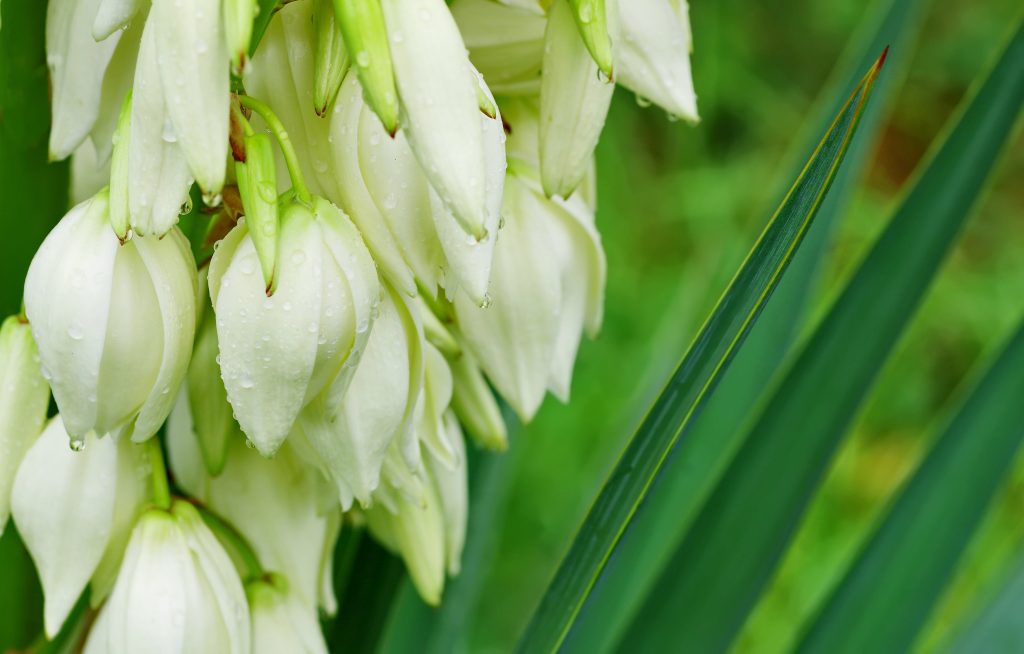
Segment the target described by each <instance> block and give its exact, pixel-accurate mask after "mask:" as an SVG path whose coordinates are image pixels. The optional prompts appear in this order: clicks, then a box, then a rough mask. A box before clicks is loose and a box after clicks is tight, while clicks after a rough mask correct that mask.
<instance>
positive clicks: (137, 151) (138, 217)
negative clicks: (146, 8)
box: [111, 20, 192, 236]
mask: <svg viewBox="0 0 1024 654" xmlns="http://www.w3.org/2000/svg"><path fill="white" fill-rule="evenodd" d="M157 29H158V28H157V26H156V25H155V23H154V21H153V20H147V21H146V26H145V28H144V30H143V32H142V42H141V44H140V45H139V58H138V62H137V64H136V69H135V81H134V86H133V87H132V97H131V118H130V125H129V127H128V134H127V136H126V137H125V138H123V139H122V136H123V132H121V130H118V143H117V152H115V161H114V164H113V167H112V169H111V201H112V203H116V204H117V206H115V207H113V208H112V209H111V216H120V212H121V211H122V210H123V209H122V207H121V206H120V202H122V201H123V199H122V198H121V192H120V185H121V184H123V183H124V176H125V175H126V176H127V195H128V214H129V216H130V220H129V222H130V225H131V227H132V229H133V230H135V233H136V234H139V235H141V236H146V235H149V234H155V235H157V236H163V235H164V234H165V233H166V232H167V231H168V230H169V229H171V228H172V227H173V226H174V225H175V223H177V222H178V215H179V214H180V213H181V206H182V204H183V203H185V202H186V201H187V200H188V192H189V188H190V187H191V186H192V174H191V172H190V171H189V167H188V162H187V161H186V160H185V154H184V152H183V151H182V149H181V145H180V144H179V142H178V137H177V136H176V133H175V131H174V126H173V124H172V123H171V119H170V116H169V114H168V109H167V103H166V98H165V95H164V87H163V84H162V83H161V81H160V66H159V64H158V60H159V57H160V55H159V54H158V52H157V43H156V32H157ZM125 148H126V149H127V152H128V163H127V170H121V169H120V168H119V167H118V161H117V159H118V158H119V157H120V156H122V155H121V151H122V150H123V149H125ZM115 178H116V179H115ZM115 222H116V223H121V222H123V219H119V220H116V221H115ZM120 229H122V226H118V225H117V224H115V230H116V231H117V233H118V236H122V234H121V232H120Z"/></svg>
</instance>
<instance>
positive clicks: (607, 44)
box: [545, 0, 612, 80]
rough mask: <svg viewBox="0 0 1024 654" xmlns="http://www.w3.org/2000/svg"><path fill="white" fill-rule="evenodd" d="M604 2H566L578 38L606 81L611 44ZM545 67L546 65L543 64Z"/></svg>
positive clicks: (590, 0)
mask: <svg viewBox="0 0 1024 654" xmlns="http://www.w3.org/2000/svg"><path fill="white" fill-rule="evenodd" d="M604 2H605V0H568V3H569V7H570V8H571V9H572V17H573V20H575V22H576V27H577V28H579V34H580V38H581V39H582V41H583V43H584V44H585V45H586V48H587V51H588V52H589V53H590V56H591V57H593V60H594V63H596V64H597V67H598V68H599V69H600V70H601V72H602V73H603V74H604V76H605V77H606V78H607V79H609V80H610V79H611V78H612V44H611V40H610V39H609V38H608V21H607V19H606V17H605V9H604ZM545 66H546V64H545Z"/></svg>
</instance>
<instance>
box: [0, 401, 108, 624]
mask: <svg viewBox="0 0 1024 654" xmlns="http://www.w3.org/2000/svg"><path fill="white" fill-rule="evenodd" d="M116 481H117V445H116V443H114V441H113V439H111V438H102V439H101V438H96V437H90V438H88V439H87V440H86V442H85V449H84V450H82V451H81V452H75V451H73V450H72V449H71V448H69V447H68V437H67V433H66V432H65V431H64V424H63V423H62V422H61V419H60V417H59V416H58V417H56V418H54V419H53V420H52V421H50V424H49V425H47V427H46V429H45V430H44V431H43V433H42V435H41V436H40V437H39V440H38V441H36V444H35V445H33V446H32V449H30V450H29V451H28V454H27V455H25V459H24V461H22V463H21V466H20V467H19V469H18V476H17V478H16V479H15V482H14V492H13V495H12V509H13V513H14V520H15V522H16V523H17V525H18V531H19V533H20V534H21V537H22V539H24V541H25V546H26V547H27V548H28V551H29V553H30V554H31V555H32V560H33V561H34V562H35V565H36V570H37V571H38V572H39V579H40V581H41V582H42V585H43V593H44V595H45V598H46V603H45V606H44V613H43V617H44V624H45V626H46V634H47V635H48V636H49V637H51V638H52V637H53V636H54V635H55V634H56V633H57V632H58V631H59V630H60V627H61V625H62V624H63V623H64V620H65V619H66V618H67V616H68V613H70V612H71V608H72V607H73V606H74V605H75V601H76V600H77V599H78V596H79V595H81V593H82V591H83V590H84V589H85V586H86V584H87V583H88V582H89V578H90V577H92V574H93V571H94V570H95V569H96V566H97V564H99V562H100V559H101V558H102V557H103V552H104V550H105V549H106V547H107V542H108V540H109V539H110V533H111V523H112V520H113V514H114V497H115V491H116V488H117V483H116Z"/></svg>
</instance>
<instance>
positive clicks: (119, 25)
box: [92, 0, 145, 42]
mask: <svg viewBox="0 0 1024 654" xmlns="http://www.w3.org/2000/svg"><path fill="white" fill-rule="evenodd" d="M144 2H145V0H100V2H99V7H97V9H96V17H95V18H94V19H93V22H92V38H93V39H95V40H96V41H97V42H98V41H102V40H103V39H105V38H107V37H108V36H110V35H111V34H113V33H114V32H116V31H117V30H122V29H124V28H125V26H126V25H128V23H130V22H131V20H132V18H134V17H135V14H137V13H138V12H139V9H141V8H142V5H143V4H144Z"/></svg>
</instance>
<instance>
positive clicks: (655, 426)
mask: <svg viewBox="0 0 1024 654" xmlns="http://www.w3.org/2000/svg"><path fill="white" fill-rule="evenodd" d="M883 60H884V55H883V56H882V58H880V59H879V61H878V62H877V63H876V64H875V65H874V66H872V68H871V70H870V71H869V72H868V73H867V75H865V77H864V79H863V81H862V82H861V84H860V85H859V86H858V87H857V89H856V90H855V91H854V93H853V94H852V95H851V96H850V98H849V100H848V101H847V103H846V105H845V106H844V107H843V109H842V111H841V112H840V113H839V115H838V116H837V117H836V119H835V121H834V122H833V123H832V126H831V127H830V128H829V130H828V132H827V133H826V134H825V136H824V138H823V139H822V141H821V143H820V144H819V145H818V148H817V149H816V150H815V152H814V154H813V156H812V158H811V160H810V161H809V162H808V163H807V165H806V166H805V167H804V169H803V171H802V172H801V175H800V177H799V178H798V179H797V181H796V182H795V183H794V185H793V187H792V188H791V189H790V191H789V193H788V194H787V196H786V198H785V199H784V200H783V202H782V204H781V205H780V207H779V208H778V210H777V211H776V212H775V215H774V216H772V219H771V221H770V222H769V223H768V225H767V227H766V228H765V230H764V232H763V233H762V234H761V236H760V238H759V239H758V241H757V242H756V243H755V244H754V247H753V249H752V250H751V251H750V253H749V254H748V255H747V258H746V260H745V261H744V263H743V266H742V267H741V268H740V269H739V271H738V272H737V273H736V276H735V277H734V278H733V280H732V282H731V284H730V285H729V287H728V288H727V289H726V291H725V293H724V294H723V295H722V297H721V299H720V300H719V302H718V305H717V306H716V307H715V310H714V311H713V312H712V314H711V316H710V317H709V318H708V320H707V322H705V324H704V326H703V327H702V329H701V331H700V333H699V334H698V335H697V338H696V339H695V340H694V342H693V344H692V345H691V346H690V349H689V351H688V352H687V354H686V356H685V357H684V358H683V360H682V362H681V363H680V364H679V367H678V368H677V369H676V371H675V373H674V374H673V376H672V378H671V379H670V380H669V382H668V384H667V385H666V387H665V389H664V390H663V391H662V393H661V396H660V397H659V398H658V400H657V401H656V402H655V404H654V406H653V407H651V409H650V411H649V413H648V414H647V416H646V418H645V419H644V422H643V424H641V426H640V428H639V430H638V431H637V433H636V434H635V435H634V436H633V438H632V440H631V441H630V443H629V445H628V446H627V448H626V450H625V452H624V453H623V455H622V457H621V459H620V460H619V462H618V464H617V465H616V467H615V469H614V470H613V472H612V474H611V476H610V477H609V479H608V481H607V482H605V485H604V488H603V489H602V490H601V493H600V494H599V495H598V497H597V500H596V501H595V503H594V505H593V507H592V508H591V510H590V513H589V514H588V516H587V519H586V521H585V522H584V524H583V526H582V527H581V529H580V532H579V533H578V534H577V536H576V539H575V541H574V542H573V544H572V547H571V548H570V550H569V553H568V555H567V556H566V557H565V559H563V561H562V564H561V566H560V567H559V569H558V572H557V573H556V575H555V579H554V581H553V582H552V584H551V586H550V587H549V588H548V590H547V592H546V594H545V595H544V597H543V599H542V600H541V604H540V606H539V607H538V609H537V611H536V612H535V613H534V615H533V618H532V620H531V622H530V624H529V625H528V626H527V629H526V632H525V634H524V635H523V637H522V639H521V640H520V642H519V648H520V649H521V650H523V651H529V652H535V651H548V650H551V649H555V648H557V647H558V646H559V645H560V644H561V642H562V641H563V640H564V638H565V636H566V634H567V633H568V630H569V628H570V627H571V625H572V621H573V619H574V618H575V616H576V615H577V613H578V612H579V609H580V607H581V606H582V604H583V602H584V600H585V599H586V596H587V593H588V592H589V591H590V589H591V588H592V587H593V584H594V582H595V581H596V579H597V575H598V574H599V573H600V571H601V569H602V567H603V566H604V564H605V562H606V561H607V560H608V556H609V555H610V554H611V552H612V550H613V549H614V547H615V545H616V543H617V542H618V540H619V537H620V536H621V535H622V532H623V530H624V529H625V527H626V525H627V524H628V522H629V520H630V519H631V518H632V516H633V513H634V512H635V511H636V508H637V506H638V505H639V503H640V502H641V501H642V500H643V497H644V495H645V494H646V492H647V490H648V488H649V487H650V484H651V482H652V481H653V479H654V476H655V475H656V474H657V472H658V470H659V469H660V468H661V466H662V464H663V463H664V461H665V458H666V457H667V456H668V453H669V451H670V450H671V449H672V446H673V445H674V444H675V443H676V441H677V440H678V438H679V436H680V434H681V433H682V431H683V430H684V429H685V428H686V426H687V424H688V422H689V421H690V419H691V418H692V416H693V415H694V413H695V412H696V410H697V409H698V408H699V406H700V404H701V402H702V400H703V399H704V398H705V397H706V395H707V393H708V391H709V390H710V388H711V387H712V386H713V385H714V383H715V382H716V381H717V380H718V379H719V377H720V375H721V373H722V371H723V370H724V369H725V368H726V367H727V366H728V364H729V362H730V360H731V359H732V357H733V355H734V354H735V352H736V349H737V348H738V346H739V345H740V343H741V342H742V341H743V338H744V337H745V336H746V335H747V333H748V332H749V330H750V327H751V326H752V324H753V323H754V321H755V320H756V319H757V315H758V314H759V313H760V311H761V309H762V308H763V307H764V304H765V302H766V300H767V299H768V297H769V296H770V294H771V292H772V291H773V290H774V289H775V287H776V286H777V284H778V282H779V279H780V277H781V275H782V272H783V271H784V270H785V267H786V265H787V264H788V263H789V261H790V260H791V259H792V256H793V253H794V251H795V250H796V247H797V246H798V245H799V243H800V240H801V239H802V237H803V236H804V234H805V233H806V231H807V228H808V226H809V225H810V222H811V220H812V219H813V217H814V215H815V213H816V212H817V209H818V207H819V206H820V204H821V201H822V198H823V197H824V195H825V193H826V191H827V190H828V187H829V185H830V184H831V182H832V179H833V178H834V177H835V173H836V170H837V168H838V166H839V164H840V162H841V161H842V158H843V155H844V153H845V152H846V149H847V146H848V145H849V143H850V139H851V138H852V136H853V133H854V131H855V130H856V127H857V123H858V120H859V118H860V115H861V113H862V111H863V109H864V105H865V103H866V101H867V99H868V96H869V94H870V91H871V88H872V86H873V85H874V81H875V79H876V78H877V73H878V69H879V67H880V65H881V63H882V61H883Z"/></svg>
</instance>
